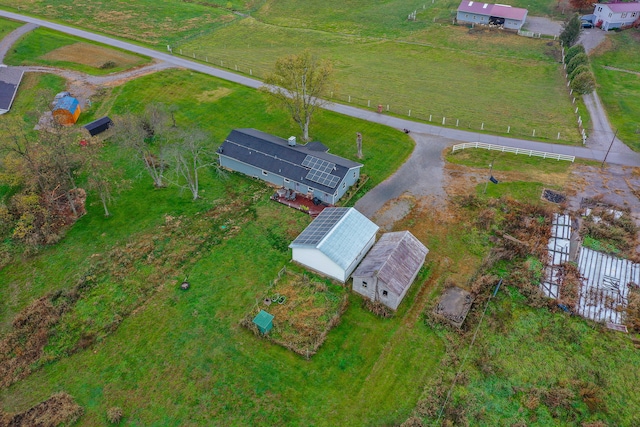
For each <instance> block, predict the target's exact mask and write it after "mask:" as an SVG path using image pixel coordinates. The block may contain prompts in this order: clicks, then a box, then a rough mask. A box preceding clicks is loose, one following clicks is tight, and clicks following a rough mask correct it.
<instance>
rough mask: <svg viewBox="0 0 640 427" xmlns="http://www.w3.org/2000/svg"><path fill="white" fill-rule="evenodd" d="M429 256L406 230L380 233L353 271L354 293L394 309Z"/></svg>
mask: <svg viewBox="0 0 640 427" xmlns="http://www.w3.org/2000/svg"><path fill="white" fill-rule="evenodd" d="M428 253H429V249H427V247H426V246H425V245H423V244H422V243H421V242H420V241H419V240H418V239H416V237H415V236H414V235H413V234H411V233H410V232H408V231H398V232H395V233H385V234H383V235H382V237H381V238H380V240H378V243H376V244H375V245H374V246H373V248H371V251H369V253H368V254H367V256H366V257H365V258H364V259H363V260H362V263H361V264H360V265H359V266H358V268H356V270H355V271H354V272H353V291H354V292H356V293H359V294H360V295H363V296H365V297H367V298H369V299H370V300H371V301H377V302H380V303H382V304H384V305H385V306H387V307H389V308H391V309H392V310H396V309H397V308H398V306H399V305H400V302H401V301H402V299H403V298H404V296H405V295H406V293H407V291H408V290H409V288H410V287H411V284H412V283H413V281H414V280H415V278H416V276H417V275H418V272H419V271H420V268H422V265H423V264H424V260H425V258H426V256H427V254H428Z"/></svg>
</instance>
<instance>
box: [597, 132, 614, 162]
mask: <svg viewBox="0 0 640 427" xmlns="http://www.w3.org/2000/svg"><path fill="white" fill-rule="evenodd" d="M616 136H618V129H616V133H614V134H613V139H612V140H611V145H609V149H608V150H607V154H605V155H604V159H602V164H601V165H600V168H603V167H604V162H606V161H607V156H608V155H609V151H611V147H613V142H614V141H615V140H616Z"/></svg>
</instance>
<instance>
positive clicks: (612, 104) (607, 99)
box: [591, 29, 640, 151]
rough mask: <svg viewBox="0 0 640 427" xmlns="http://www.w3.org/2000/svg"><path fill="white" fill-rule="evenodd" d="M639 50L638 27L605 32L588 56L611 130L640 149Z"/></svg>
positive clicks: (628, 143) (637, 149)
mask: <svg viewBox="0 0 640 427" xmlns="http://www.w3.org/2000/svg"><path fill="white" fill-rule="evenodd" d="M639 53H640V29H630V30H625V31H622V32H620V33H611V34H607V41H606V42H605V44H604V46H603V47H602V49H600V50H598V51H596V53H595V54H594V55H592V57H591V61H592V68H593V71H594V73H595V75H596V79H597V81H598V89H597V90H598V95H599V96H600V98H601V99H602V102H603V104H604V105H605V108H606V110H607V115H608V117H609V121H610V122H611V125H612V127H613V129H614V131H615V130H617V131H618V137H619V138H620V139H621V140H622V141H624V142H625V143H626V144H627V145H629V146H630V147H631V148H632V149H634V150H635V151H640V97H639V96H638V94H639V93H640V61H638V55H639ZM605 67H614V68H618V69H619V70H611V69H606V68H605ZM621 70H624V71H621Z"/></svg>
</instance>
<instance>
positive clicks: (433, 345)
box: [0, 70, 443, 426]
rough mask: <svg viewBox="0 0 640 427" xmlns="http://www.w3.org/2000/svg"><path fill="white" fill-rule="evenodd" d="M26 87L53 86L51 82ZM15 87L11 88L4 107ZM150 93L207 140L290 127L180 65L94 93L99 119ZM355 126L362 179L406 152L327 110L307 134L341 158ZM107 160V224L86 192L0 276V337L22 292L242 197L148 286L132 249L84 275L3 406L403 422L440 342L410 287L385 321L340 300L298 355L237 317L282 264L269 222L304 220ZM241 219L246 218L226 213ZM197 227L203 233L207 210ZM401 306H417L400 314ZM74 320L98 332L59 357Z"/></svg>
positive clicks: (239, 194) (93, 419) (27, 294)
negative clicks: (56, 229)
mask: <svg viewBox="0 0 640 427" xmlns="http://www.w3.org/2000/svg"><path fill="white" fill-rule="evenodd" d="M29 78H30V79H31V76H29ZM46 78H47V77H46V76H38V77H37V79H46ZM30 84H31V85H33V86H34V87H35V86H38V85H39V86H45V87H50V88H51V89H53V90H57V84H58V80H55V81H49V80H47V81H42V80H38V81H35V82H33V83H30ZM26 94H27V93H22V92H21V93H20V95H19V99H18V100H17V105H18V106H20V105H21V104H20V97H22V96H23V95H26ZM110 97H113V98H114V99H110ZM154 101H163V102H165V103H167V104H170V105H175V106H177V111H176V119H177V121H178V124H179V125H181V126H189V125H193V124H197V125H199V126H201V127H203V128H204V129H206V130H207V131H209V132H210V133H211V135H212V146H215V145H216V144H217V143H219V142H221V138H223V137H224V136H226V134H227V133H228V132H229V130H231V129H232V128H235V127H255V128H258V129H261V130H266V131H268V132H273V133H275V134H277V135H281V136H282V135H284V136H287V135H290V134H296V128H295V127H294V126H293V125H292V124H291V123H290V121H289V119H288V117H287V116H286V115H285V114H283V113H282V112H280V111H278V110H274V109H271V108H270V107H268V105H267V103H266V99H265V95H262V94H260V93H257V92H255V91H253V90H250V89H248V88H244V87H241V86H237V85H232V84H230V83H227V82H223V81H219V80H215V79H211V78H209V77H205V76H202V75H199V74H196V73H190V72H186V71H176V70H173V71H166V72H163V73H159V74H155V75H150V76H145V77H143V78H140V79H138V80H135V81H132V82H129V83H128V84H127V85H125V86H124V87H123V88H121V89H116V90H113V91H111V92H110V93H109V94H107V95H106V96H105V100H104V103H105V105H106V104H110V103H111V104H112V105H113V107H112V108H111V110H110V111H111V113H112V114H114V115H115V114H121V113H125V112H128V111H138V110H140V109H141V108H143V107H144V105H147V104H148V103H151V102H154ZM23 106H24V107H26V105H23ZM21 108H22V107H21ZM356 130H358V131H361V132H362V133H363V134H364V135H365V138H366V139H365V141H368V145H367V146H365V155H366V158H365V160H364V161H365V164H366V166H365V170H364V172H365V173H368V174H370V176H371V180H372V182H374V183H377V182H380V181H381V180H382V179H384V178H385V177H386V176H388V175H389V174H390V173H392V172H393V171H394V170H395V169H396V168H397V167H398V166H399V165H400V164H401V163H402V162H403V161H404V159H405V158H406V157H407V156H408V154H409V153H410V152H411V149H412V143H411V141H410V139H409V138H408V137H407V136H406V135H405V134H403V133H402V132H399V131H396V130H393V129H389V128H385V127H383V126H379V125H373V124H369V123H365V122H361V121H357V120H353V119H348V118H345V117H341V116H338V115H336V114H332V113H328V112H323V113H322V114H320V115H318V117H317V120H316V121H315V122H314V125H313V127H312V132H311V134H312V135H313V136H315V137H317V138H318V139H320V140H321V141H322V142H324V143H325V144H327V145H328V146H329V147H330V148H331V151H332V152H334V153H336V154H341V155H344V156H347V157H350V158H354V155H355V132H356ZM105 156H107V157H110V158H114V159H118V158H119V156H118V150H117V148H116V147H111V146H109V147H107V149H106V150H105ZM118 165H119V167H122V168H123V169H125V170H126V171H127V175H128V177H129V178H131V179H132V180H133V181H132V188H131V189H130V190H128V191H126V192H124V193H123V194H122V195H121V196H119V197H118V199H117V202H116V203H115V204H114V206H113V207H112V209H113V216H112V217H111V218H109V219H105V218H104V217H103V216H102V213H101V207H100V206H99V203H96V202H95V198H94V196H93V195H92V194H91V193H90V194H89V199H88V203H89V205H88V214H87V215H86V216H85V217H83V218H82V219H80V220H79V221H78V223H77V224H76V225H75V226H74V227H73V228H72V229H71V230H69V233H68V235H67V237H66V238H65V239H64V240H63V241H62V242H60V243H59V244H58V245H56V246H52V247H50V248H47V249H45V250H43V251H42V252H41V253H40V254H39V255H37V256H35V257H33V258H30V259H23V260H20V261H17V262H15V263H13V264H10V265H8V266H7V267H5V268H4V269H3V270H2V271H0V283H2V293H3V295H5V296H6V298H3V299H2V301H1V302H0V324H1V325H2V328H1V330H2V332H3V333H6V332H7V331H8V330H9V324H10V322H11V320H12V319H13V317H14V316H15V314H16V313H17V312H19V311H20V310H21V309H23V308H24V307H25V306H26V305H27V304H28V303H29V302H30V301H31V300H32V299H34V298H37V297H39V296H41V295H44V294H45V293H47V292H49V291H54V290H58V289H68V288H70V287H72V286H73V285H74V284H75V283H77V281H78V279H79V277H81V276H82V275H83V274H86V272H87V271H89V270H90V269H91V268H92V265H93V264H94V263H95V262H99V260H100V259H102V258H103V257H105V256H107V254H108V253H110V252H111V251H112V250H113V249H114V248H127V247H131V246H130V245H134V246H135V245H136V243H137V242H139V241H142V240H145V239H147V240H148V239H151V240H153V239H154V236H162V235H163V233H164V231H163V230H165V225H166V224H167V221H169V219H167V215H169V216H170V217H171V218H175V219H176V220H177V221H185V224H186V223H187V222H189V221H191V220H194V221H196V220H198V218H201V219H203V220H204V219H205V218H208V216H207V212H209V211H210V210H211V209H213V211H212V212H215V211H216V209H220V208H223V207H224V206H225V205H226V204H227V203H231V201H233V200H252V202H251V206H252V207H251V208H250V209H249V210H247V211H244V210H243V211H238V212H237V214H236V215H235V217H236V219H233V220H232V221H235V220H238V221H239V222H237V224H238V226H237V228H235V227H232V228H233V229H234V231H233V233H232V234H229V236H228V237H224V238H222V239H221V240H219V241H216V242H215V243H214V244H213V246H211V247H210V249H206V250H203V251H198V252H197V253H194V257H195V259H196V261H194V262H193V263H188V264H186V265H177V266H176V268H175V270H172V271H171V272H169V273H167V274H166V275H165V277H163V278H162V280H161V281H160V282H159V283H157V284H156V285H157V286H156V285H154V286H153V289H152V290H148V286H149V285H148V283H147V281H153V280H158V279H157V277H156V278H154V271H153V269H152V268H151V267H150V266H149V265H148V264H146V263H147V261H148V257H144V258H141V259H140V260H138V261H136V263H137V264H136V265H137V266H138V267H137V269H136V271H135V273H133V274H132V275H131V276H128V277H125V278H124V279H120V280H119V279H117V278H115V277H110V276H104V277H103V276H100V277H98V278H97V279H96V283H97V284H96V285H95V287H94V288H93V289H92V290H91V291H90V292H87V293H86V294H84V296H83V298H82V299H81V300H80V302H79V303H78V304H77V306H76V307H75V308H74V309H73V311H72V312H71V313H70V314H68V315H65V317H64V318H63V320H62V321H61V323H60V325H59V326H58V328H57V331H56V333H55V334H54V336H53V337H52V339H51V341H50V344H49V346H48V347H47V349H46V353H47V354H48V355H50V356H51V357H53V359H52V360H53V361H51V362H49V363H46V364H44V366H43V367H42V368H41V369H39V370H37V371H36V372H35V373H33V374H32V375H30V376H28V377H27V378H25V379H23V380H21V381H19V382H18V383H16V384H14V385H13V386H12V387H10V388H9V389H5V390H2V391H1V392H0V401H1V402H2V405H3V409H4V410H7V411H10V412H14V411H20V410H24V409H26V408H28V407H31V406H32V405H34V404H36V403H38V402H39V401H42V400H44V399H45V398H47V397H48V396H50V395H51V394H52V393H54V392H57V391H59V390H65V391H67V392H68V393H70V394H71V395H72V396H74V398H75V399H76V400H77V401H78V403H79V404H80V405H82V406H83V407H85V410H86V413H85V415H84V416H83V418H82V419H81V420H80V422H79V425H86V426H94V425H106V423H107V422H106V417H105V413H106V410H107V409H108V408H110V407H112V406H120V407H122V408H123V410H124V413H125V420H124V421H125V424H127V425H145V426H152V425H157V426H168V425H169V426H170V425H176V426H178V425H180V426H182V425H361V424H381V423H382V424H397V423H400V422H402V421H404V419H406V417H407V416H408V415H409V414H410V412H411V410H412V409H413V407H414V405H415V403H416V401H417V399H418V397H419V396H420V394H421V393H422V388H423V386H424V384H425V383H426V380H427V379H428V377H429V375H430V372H433V370H434V369H435V366H436V364H437V362H438V360H439V358H440V356H441V355H442V351H443V346H442V344H441V342H440V340H439V339H437V338H436V336H435V334H434V333H433V332H432V331H430V330H429V329H428V328H427V327H426V326H425V325H423V324H422V322H421V321H420V317H419V316H418V315H417V314H418V313H419V311H420V307H421V304H423V303H424V298H425V296H426V295H427V293H422V294H420V295H418V291H419V288H420V286H416V287H415V289H414V290H413V291H412V292H411V293H410V294H409V295H408V296H407V299H406V301H405V303H404V304H403V306H402V308H401V310H400V312H399V314H398V316H397V317H396V318H394V319H380V318H377V317H375V316H374V315H372V314H371V313H369V312H368V311H366V310H365V309H363V308H362V307H361V305H360V299H359V298H357V297H355V296H352V297H351V301H350V306H349V308H348V310H347V312H346V314H345V315H344V317H343V319H342V322H341V324H340V325H339V326H338V327H337V328H336V329H335V330H333V331H332V332H331V333H330V334H329V337H328V339H327V341H326V343H325V344H324V345H323V347H321V349H320V351H319V353H318V354H317V355H316V356H315V357H313V358H312V359H311V360H310V361H306V360H304V359H303V358H300V357H299V356H296V355H294V354H293V353H291V352H289V351H287V350H285V349H283V348H280V347H279V346H277V345H273V344H270V343H268V342H266V341H263V340H260V339H259V338H257V337H255V336H253V335H252V334H251V333H250V332H248V331H246V330H244V329H243V328H241V327H240V326H239V321H240V320H241V319H242V317H244V316H245V315H246V313H247V312H248V311H249V310H250V309H251V307H252V305H253V304H255V301H256V297H258V296H259V295H261V293H262V292H263V290H264V288H265V286H266V285H267V284H268V282H269V281H270V280H273V279H274V278H275V277H276V275H277V272H278V271H279V270H280V269H281V268H282V267H283V266H284V265H289V264H288V262H289V253H288V251H281V250H280V249H278V248H277V247H275V246H274V245H273V242H272V241H270V240H269V235H270V231H271V232H275V233H278V235H281V236H285V237H287V236H289V237H290V236H294V237H295V235H297V234H298V233H299V232H300V231H301V230H302V229H303V228H304V227H305V226H306V224H308V223H309V221H310V219H309V217H308V216H306V215H304V214H302V213H300V212H297V211H295V210H292V209H289V208H287V207H284V206H282V205H278V204H275V203H273V202H271V201H269V200H268V195H269V194H270V190H268V189H266V188H265V186H264V185H263V184H261V183H260V182H257V181H254V180H253V179H249V178H246V177H243V176H239V175H235V174H231V175H229V176H228V177H227V178H226V179H222V178H221V177H219V176H218V175H217V174H215V173H206V174H205V175H204V176H203V179H202V190H203V193H202V194H203V199H202V200H199V201H197V202H195V203H194V202H191V201H190V197H189V195H188V194H185V193H180V191H178V190H177V189H175V188H171V187H169V188H166V189H162V190H154V189H153V188H152V186H151V182H150V179H149V178H147V177H146V175H145V174H143V173H140V168H139V166H136V165H134V164H131V163H129V162H127V161H125V160H118ZM230 206H231V205H230ZM216 207H217V208H216ZM247 215H248V217H250V218H251V220H248V221H240V220H239V219H241V218H248V217H247ZM212 226H215V228H216V229H218V227H217V225H216V223H215V221H213V220H212ZM274 230H275V231H274ZM158 238H159V237H156V239H158ZM181 239H185V240H184V242H183V241H182V240H181ZM153 241H157V240H153ZM188 242H189V240H188V239H187V238H186V237H179V238H178V240H177V243H175V242H174V244H177V245H179V246H178V250H179V251H182V250H188V249H189V248H188V247H187V245H188ZM127 245H129V246H127ZM158 251H159V252H158V254H160V255H161V254H162V252H161V251H160V249H159V248H158ZM154 253H155V252H154ZM160 255H158V256H160ZM171 256H172V254H167V257H168V258H167V259H168V260H171ZM187 275H188V277H189V281H190V282H191V284H192V288H191V289H190V290H189V291H188V292H182V291H180V290H179V288H178V285H179V283H180V282H181V281H182V280H183V279H184V277H185V276H187ZM427 276H428V274H427ZM139 289H147V291H145V292H149V293H148V296H147V297H141V295H143V293H141V291H140V290H139ZM144 295H146V294H144ZM136 299H137V301H138V302H137V303H136V304H138V308H137V309H136V310H134V311H133V312H132V313H131V314H130V315H129V316H127V317H125V318H124V320H123V321H122V323H120V326H119V327H118V328H117V330H115V332H112V333H109V332H105V330H104V329H101V328H102V325H103V324H104V323H103V322H105V319H106V320H108V319H109V318H111V317H114V316H116V315H118V313H120V312H119V309H120V307H121V306H123V305H127V304H132V301H136ZM414 303H415V304H416V305H417V307H418V308H417V309H415V310H413V311H411V310H410V308H412V306H413V305H414ZM409 314H410V315H409ZM74 325H75V329H74ZM77 329H81V330H83V331H96V332H97V333H98V336H99V337H100V338H99V339H98V340H97V342H96V344H95V345H93V346H90V347H89V348H87V349H84V350H80V351H78V352H76V353H74V354H72V355H71V356H67V355H65V353H64V349H68V348H72V347H73V341H72V340H73V339H74V337H75V336H76V335H79V332H76V330H77ZM356 402H357V404H355V403H356Z"/></svg>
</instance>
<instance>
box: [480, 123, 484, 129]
mask: <svg viewBox="0 0 640 427" xmlns="http://www.w3.org/2000/svg"><path fill="white" fill-rule="evenodd" d="M480 130H484V122H482V125H481V126H480Z"/></svg>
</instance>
